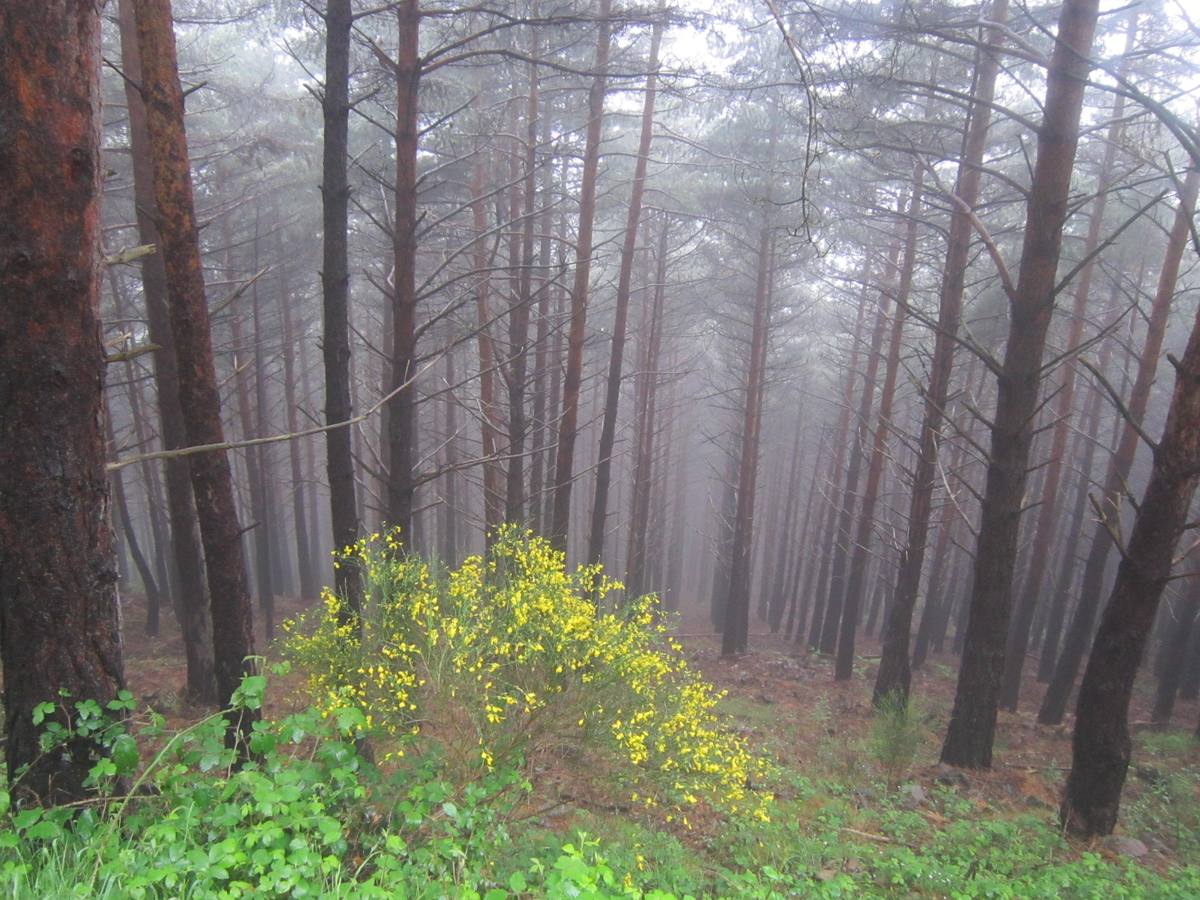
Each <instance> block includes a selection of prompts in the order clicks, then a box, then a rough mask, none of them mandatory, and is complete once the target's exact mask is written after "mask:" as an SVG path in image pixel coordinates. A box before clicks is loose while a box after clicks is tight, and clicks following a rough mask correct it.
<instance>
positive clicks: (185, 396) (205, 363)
mask: <svg viewBox="0 0 1200 900" xmlns="http://www.w3.org/2000/svg"><path fill="white" fill-rule="evenodd" d="M134 9H135V11H136V14H137V33H138V48H139V49H140V51H141V56H142V96H143V99H144V100H145V102H146V126H147V133H148V134H149V136H150V148H151V158H152V160H153V164H154V194H155V201H156V204H157V208H158V217H159V221H158V230H159V236H160V238H161V241H162V243H161V252H162V254H163V259H164V261H165V263H166V272H167V287H168V290H169V292H170V296H171V305H170V312H171V332H172V335H173V336H174V338H175V351H176V357H177V360H178V363H179V401H180V405H181V406H182V408H183V411H184V426H185V429H186V433H187V439H188V443H189V444H212V443H222V442H223V441H224V433H223V430H222V426H221V397H220V394H219V392H218V390H217V379H216V371H215V369H214V367H213V354H212V332H211V329H210V325H209V318H208V305H207V303H206V302H205V297H204V273H203V269H202V268H201V263H200V242H199V231H198V229H197V227H196V211H195V206H194V203H193V200H192V180H191V168H190V165H189V162H188V150H187V136H186V134H185V132H184V126H183V91H182V89H181V87H180V84H179V73H178V69H177V65H176V57H175V33H174V26H173V22H172V18H171V4H170V0H135V3H134ZM189 460H190V465H191V476H192V490H193V492H194V494H195V498H196V512H197V516H198V518H199V521H200V536H201V540H202V541H203V544H204V560H205V567H206V569H207V572H208V588H209V595H210V600H211V609H212V623H213V648H214V660H215V669H216V680H217V696H218V698H219V699H220V701H221V702H222V703H228V702H229V700H230V698H231V697H232V695H233V692H234V691H235V690H236V689H237V687H238V685H239V684H240V683H241V680H242V677H243V676H244V675H246V674H248V673H249V672H250V671H251V670H252V663H251V662H250V661H249V659H248V658H249V657H250V656H252V655H253V654H254V634H253V631H252V629H251V610H250V593H249V590H248V589H247V586H246V560H245V557H244V556H243V553H242V544H241V529H240V528H239V526H238V521H237V512H236V508H235V506H234V499H233V478H232V476H231V474H230V470H229V459H228V457H227V456H226V454H225V453H222V452H214V453H199V454H196V455H194V456H191V457H190V458H189ZM256 718H257V713H256V711H254V710H244V711H242V713H241V714H240V715H239V717H238V724H239V727H240V730H241V733H242V734H243V736H248V734H249V730H250V727H251V725H252V723H253V721H254V720H255V719H256ZM234 737H235V735H234V733H233V731H232V729H231V733H230V738H231V740H232V739H233V738H234Z"/></svg>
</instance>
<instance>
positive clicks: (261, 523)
mask: <svg viewBox="0 0 1200 900" xmlns="http://www.w3.org/2000/svg"><path fill="white" fill-rule="evenodd" d="M226 222H228V219H226ZM224 240H225V246H226V247H227V248H231V247H232V246H233V236H232V235H231V234H230V233H229V231H228V229H227V230H226V232H225V238H224ZM225 268H226V272H227V273H229V274H228V277H229V278H231V279H232V277H233V271H234V270H233V267H232V265H231V264H230V263H229V262H227V263H226V267H225ZM230 328H231V331H232V334H233V347H234V353H233V371H234V376H233V377H234V383H235V386H236V395H237V407H238V417H239V419H240V420H241V426H242V437H243V438H245V439H247V440H250V439H253V438H258V437H263V436H264V435H263V434H261V433H259V431H258V428H257V427H256V426H255V421H254V410H253V409H252V407H251V403H250V358H252V357H250V355H249V354H247V353H246V336H245V330H244V329H243V328H242V315H241V312H240V311H239V310H238V309H237V308H236V306H235V308H234V309H233V310H232V314H231V316H230ZM254 339H255V340H257V334H256V335H255V337H254ZM258 450H259V448H258V447H247V448H246V449H245V455H244V457H243V458H244V459H245V464H246V482H247V484H248V485H249V490H250V516H251V517H252V518H253V520H254V521H253V522H251V523H250V536H251V539H252V540H253V542H254V573H253V574H254V578H255V584H256V585H257V589H258V608H259V610H260V611H261V612H262V613H263V615H264V616H266V617H267V621H268V623H269V625H268V627H270V624H273V623H272V622H271V618H272V617H271V614H270V613H269V612H268V610H269V608H270V605H271V603H272V598H273V596H274V594H275V584H274V581H273V579H272V577H271V576H272V572H271V541H270V537H269V535H268V533H267V532H268V531H269V529H270V528H271V521H270V516H269V514H268V512H267V490H266V485H265V484H264V483H263V474H262V457H261V456H260V455H259V453H258ZM267 634H268V640H270V631H268V632H267Z"/></svg>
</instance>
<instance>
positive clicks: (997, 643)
mask: <svg viewBox="0 0 1200 900" xmlns="http://www.w3.org/2000/svg"><path fill="white" fill-rule="evenodd" d="M1098 7H1099V0H1065V2H1064V3H1063V7H1062V12H1061V13H1060V15H1059V22H1058V35H1057V38H1056V40H1055V44H1054V52H1053V53H1052V54H1051V57H1050V63H1049V67H1048V69H1047V73H1046V101H1045V105H1044V113H1043V118H1042V125H1041V129H1040V131H1039V133H1038V149H1037V163H1036V165H1035V167H1034V173H1033V183H1032V184H1031V185H1030V193H1029V200H1028V202H1027V214H1026V220H1025V239H1024V244H1023V246H1022V250H1021V267H1020V270H1019V274H1018V277H1017V284H1016V287H1015V289H1014V290H1013V292H1012V293H1011V296H1010V299H1009V310H1010V315H1011V324H1010V326H1009V334H1008V344H1007V346H1006V348H1005V353H1004V363H1003V366H1002V369H1001V371H1000V372H999V373H998V395H997V400H996V412H995V418H994V420H993V423H992V428H991V431H992V441H991V452H990V455H989V459H988V473H987V486H986V488H985V492H984V497H983V503H982V514H981V525H980V531H979V543H978V547H977V550H976V555H975V581H974V587H973V589H972V590H973V595H972V597H971V607H970V614H969V615H970V618H969V619H968V623H967V633H966V641H965V645H964V651H963V657H962V664H961V667H960V669H959V675H958V685H957V689H956V692H955V698H954V708H953V711H952V712H951V715H950V725H949V728H948V729H947V732H946V741H945V743H944V744H943V746H942V761H943V762H946V763H949V764H951V765H958V766H965V767H968V768H989V767H990V766H991V764H992V744H993V741H994V739H995V731H996V711H997V702H998V699H999V698H998V692H999V687H1000V678H1001V676H1002V675H1003V673H1004V650H1005V642H1006V640H1007V638H1008V624H1009V615H1010V611H1011V606H1012V577H1013V566H1014V563H1015V561H1016V551H1017V537H1018V530H1019V528H1020V522H1021V509H1022V503H1023V502H1024V494H1025V482H1026V476H1027V475H1028V469H1029V451H1030V445H1031V444H1032V442H1033V435H1034V418H1035V413H1036V412H1037V406H1038V397H1039V395H1040V393H1041V390H1040V388H1041V376H1042V356H1043V352H1044V350H1045V344H1046V331H1047V329H1048V328H1049V326H1050V317H1051V314H1052V313H1053V311H1054V297H1055V291H1054V288H1055V277H1056V275H1057V271H1058V259H1059V254H1060V252H1061V248H1062V232H1063V225H1064V224H1065V222H1066V218H1067V206H1068V197H1069V194H1070V187H1071V172H1072V170H1073V168H1074V162H1075V149H1076V145H1077V143H1078V141H1079V119H1080V113H1081V110H1082V108H1083V92H1084V86H1085V83H1086V81H1087V76H1088V71H1089V70H1090V68H1091V63H1090V60H1089V57H1088V54H1089V53H1090V52H1091V47H1092V36H1093V34H1094V32H1095V29H1096V18H1097V15H1098Z"/></svg>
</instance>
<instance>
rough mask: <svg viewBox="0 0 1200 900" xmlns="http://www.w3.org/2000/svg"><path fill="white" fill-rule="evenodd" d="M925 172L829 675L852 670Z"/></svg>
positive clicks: (914, 201)
mask: <svg viewBox="0 0 1200 900" xmlns="http://www.w3.org/2000/svg"><path fill="white" fill-rule="evenodd" d="M924 183H925V170H924V169H923V168H921V163H917V164H916V166H915V168H914V170H913V184H912V196H911V197H910V199H909V203H908V221H907V223H906V225H905V235H904V258H903V260H902V261H901V264H900V283H899V285H898V286H897V289H896V309H895V312H894V313H893V314H892V333H891V337H890V338H889V342H888V355H887V366H886V367H885V368H884V372H883V386H882V387H881V388H880V391H879V417H878V420H877V424H876V426H875V435H874V438H873V440H872V442H871V459H870V462H869V464H868V466H867V485H866V488H865V490H864V491H863V499H862V510H861V511H860V512H859V514H858V530H857V533H856V535H855V538H854V557H853V559H852V560H851V563H850V574H849V578H848V579H847V582H846V594H845V601H844V602H843V604H842V627H841V633H840V634H839V636H838V646H837V663H836V665H835V667H834V678H835V679H836V680H837V681H846V680H848V679H849V678H850V676H851V675H853V674H854V635H855V631H856V630H857V628H858V619H859V616H860V614H861V606H862V601H863V593H864V591H865V589H866V583H867V581H866V577H867V566H868V564H869V559H868V554H869V550H870V546H871V535H872V533H873V532H874V529H875V504H876V501H877V500H878V499H879V485H880V482H881V480H882V478H883V463H884V459H885V457H886V455H887V440H888V432H889V431H890V430H891V428H892V405H893V403H894V402H895V399H896V377H897V375H898V374H899V372H900V348H901V344H902V343H903V341H904V322H905V320H906V319H907V315H908V297H909V294H910V293H911V289H912V280H913V270H914V268H915V266H916V261H917V217H918V216H919V215H920V212H921V199H922V190H923V187H924Z"/></svg>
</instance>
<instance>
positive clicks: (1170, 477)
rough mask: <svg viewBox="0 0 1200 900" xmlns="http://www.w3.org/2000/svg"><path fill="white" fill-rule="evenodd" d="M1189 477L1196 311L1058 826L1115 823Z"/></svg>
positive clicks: (1198, 420) (1105, 624)
mask: <svg viewBox="0 0 1200 900" xmlns="http://www.w3.org/2000/svg"><path fill="white" fill-rule="evenodd" d="M1198 480H1200V315H1198V316H1197V319H1196V323H1195V324H1194V325H1193V327H1192V334H1191V338H1190V340H1189V341H1188V345H1187V349H1186V350H1185V351H1184V354H1183V358H1182V359H1180V360H1179V361H1178V362H1177V363H1175V390H1174V393H1173V394H1172V396H1171V407H1170V411H1169V412H1168V413H1167V422H1166V425H1165V426H1164V428H1163V436H1162V439H1161V440H1160V441H1159V443H1158V444H1157V445H1156V446H1155V447H1154V464H1153V468H1152V470H1151V473H1150V482H1149V484H1147V485H1146V490H1145V492H1144V493H1143V495H1142V502H1141V505H1140V506H1139V507H1138V512H1137V516H1136V518H1135V519H1134V523H1133V530H1132V532H1131V533H1130V536H1129V543H1128V545H1127V546H1126V547H1125V548H1123V549H1124V552H1123V554H1122V558H1121V564H1120V566H1119V567H1118V569H1117V579H1116V583H1115V584H1114V585H1113V589H1112V593H1111V594H1110V596H1109V599H1108V605H1107V607H1106V608H1105V610H1104V615H1103V616H1102V617H1101V619H1100V628H1099V630H1098V631H1097V632H1096V638H1095V641H1094V642H1093V644H1092V652H1091V654H1090V655H1089V656H1088V664H1087V668H1086V669H1085V670H1084V673H1083V681H1082V682H1081V684H1080V686H1079V704H1078V707H1077V708H1076V711H1075V734H1074V736H1073V738H1072V741H1071V772H1070V774H1069V775H1068V776H1067V786H1066V791H1065V793H1064V796H1063V802H1062V809H1061V810H1060V817H1061V819H1062V823H1063V826H1064V827H1065V828H1067V829H1068V830H1070V831H1072V832H1074V833H1076V834H1080V835H1084V836H1090V835H1097V834H1109V833H1111V832H1112V830H1113V828H1114V827H1115V826H1116V824H1117V810H1118V808H1119V805H1120V801H1121V788H1122V787H1123V785H1124V783H1125V774H1126V772H1127V771H1128V769H1129V758H1130V754H1131V751H1132V742H1131V740H1130V738H1129V723H1128V715H1129V701H1130V699H1131V697H1132V695H1133V682H1134V678H1135V677H1136V675H1137V670H1138V666H1139V664H1140V663H1141V659H1142V654H1143V651H1144V649H1145V646H1146V640H1147V638H1148V637H1149V636H1150V630H1151V627H1152V625H1153V623H1154V614H1155V612H1156V611H1157V609H1158V602H1159V599H1160V598H1161V596H1162V592H1163V588H1164V587H1165V586H1166V583H1167V580H1168V578H1169V577H1170V575H1171V568H1172V565H1173V563H1174V556H1175V547H1176V545H1177V544H1178V542H1179V538H1180V536H1181V535H1182V534H1183V532H1184V530H1185V528H1186V527H1187V520H1188V509H1189V507H1190V506H1191V503H1192V495H1193V494H1194V493H1195V489H1196V483H1197V481H1198Z"/></svg>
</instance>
